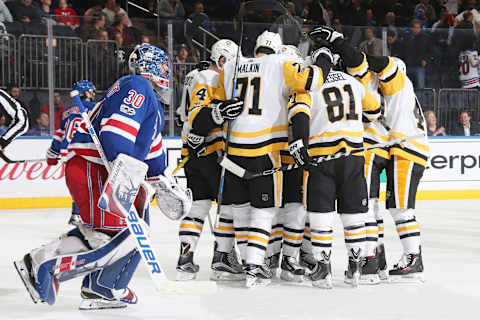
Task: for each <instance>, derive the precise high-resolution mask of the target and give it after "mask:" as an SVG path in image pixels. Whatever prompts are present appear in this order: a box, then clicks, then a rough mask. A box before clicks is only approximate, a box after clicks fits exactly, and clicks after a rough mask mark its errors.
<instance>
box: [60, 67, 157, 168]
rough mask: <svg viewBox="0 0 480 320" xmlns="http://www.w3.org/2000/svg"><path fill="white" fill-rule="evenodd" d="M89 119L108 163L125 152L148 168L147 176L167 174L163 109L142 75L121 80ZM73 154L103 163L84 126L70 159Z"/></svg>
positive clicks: (125, 77) (75, 136)
mask: <svg viewBox="0 0 480 320" xmlns="http://www.w3.org/2000/svg"><path fill="white" fill-rule="evenodd" d="M89 116H90V120H91V122H92V125H93V127H94V129H95V132H96V133H97V135H98V136H99V138H100V142H101V144H102V146H103V149H104V151H105V154H106V156H107V159H108V161H113V160H115V158H116V157H117V155H118V154H119V153H124V154H127V155H129V156H131V157H134V158H136V159H138V160H140V161H144V162H145V163H146V164H147V165H148V167H149V168H148V172H147V177H154V176H158V175H160V174H162V173H163V171H164V170H165V152H164V149H163V147H162V134H161V131H162V129H163V126H164V123H165V121H164V115H163V106H162V104H161V103H160V102H159V101H158V99H157V96H156V95H155V92H154V91H153V89H152V86H151V85H150V83H149V82H148V80H147V79H145V78H143V77H142V76H138V75H128V76H124V77H122V78H120V79H119V80H118V81H117V82H115V83H114V84H113V85H112V86H111V87H110V89H108V91H107V92H106V94H105V95H104V96H103V98H102V99H101V100H100V101H99V102H98V103H97V104H96V105H95V107H94V108H93V109H92V111H90V113H89ZM73 155H78V156H81V157H83V158H85V159H86V160H88V161H91V162H95V163H98V164H102V160H101V158H100V155H99V153H98V151H97V149H96V147H95V144H94V143H93V141H92V139H91V138H90V135H89V134H88V133H87V131H85V130H84V129H83V128H81V127H80V128H79V129H78V131H77V133H76V134H75V135H74V136H73V139H72V141H71V143H70V144H69V146H68V156H67V157H68V158H70V157H72V156H73Z"/></svg>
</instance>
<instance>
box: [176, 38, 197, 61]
mask: <svg viewBox="0 0 480 320" xmlns="http://www.w3.org/2000/svg"><path fill="white" fill-rule="evenodd" d="M191 62H194V61H193V60H192V59H191V58H190V55H189V51H188V46H187V45H186V44H184V43H182V44H181V45H180V47H179V48H178V49H177V55H176V56H175V63H179V64H183V63H191Z"/></svg>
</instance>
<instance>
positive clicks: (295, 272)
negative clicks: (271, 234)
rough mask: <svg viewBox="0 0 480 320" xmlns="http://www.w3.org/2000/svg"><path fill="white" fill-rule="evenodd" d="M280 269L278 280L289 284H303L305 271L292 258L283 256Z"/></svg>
mask: <svg viewBox="0 0 480 320" xmlns="http://www.w3.org/2000/svg"><path fill="white" fill-rule="evenodd" d="M280 269H281V270H282V271H281V273H280V279H282V280H284V281H289V282H303V280H304V275H305V269H303V268H302V267H301V266H300V265H299V264H298V262H297V259H295V258H294V257H289V256H283V257H282V264H281V265H280Z"/></svg>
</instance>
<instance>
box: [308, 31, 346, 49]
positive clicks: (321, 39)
mask: <svg viewBox="0 0 480 320" xmlns="http://www.w3.org/2000/svg"><path fill="white" fill-rule="evenodd" d="M308 36H309V37H310V39H312V40H313V41H314V42H315V44H316V46H317V47H322V46H327V47H332V45H333V43H334V42H335V41H336V40H337V39H343V34H341V33H340V32H337V31H335V29H332V28H330V27H326V26H319V27H315V28H313V29H312V31H310V32H309V33H308Z"/></svg>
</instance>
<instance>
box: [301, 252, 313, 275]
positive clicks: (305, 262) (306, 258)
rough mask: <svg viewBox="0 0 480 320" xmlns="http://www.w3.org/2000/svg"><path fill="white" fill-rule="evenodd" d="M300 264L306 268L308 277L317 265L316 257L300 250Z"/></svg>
mask: <svg viewBox="0 0 480 320" xmlns="http://www.w3.org/2000/svg"><path fill="white" fill-rule="evenodd" d="M298 263H299V264H300V265H301V266H302V267H304V268H305V274H307V275H308V274H310V273H311V272H312V271H313V269H314V268H315V266H316V265H317V260H315V257H314V256H313V254H312V253H308V252H306V251H303V250H300V257H299V259H298Z"/></svg>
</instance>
